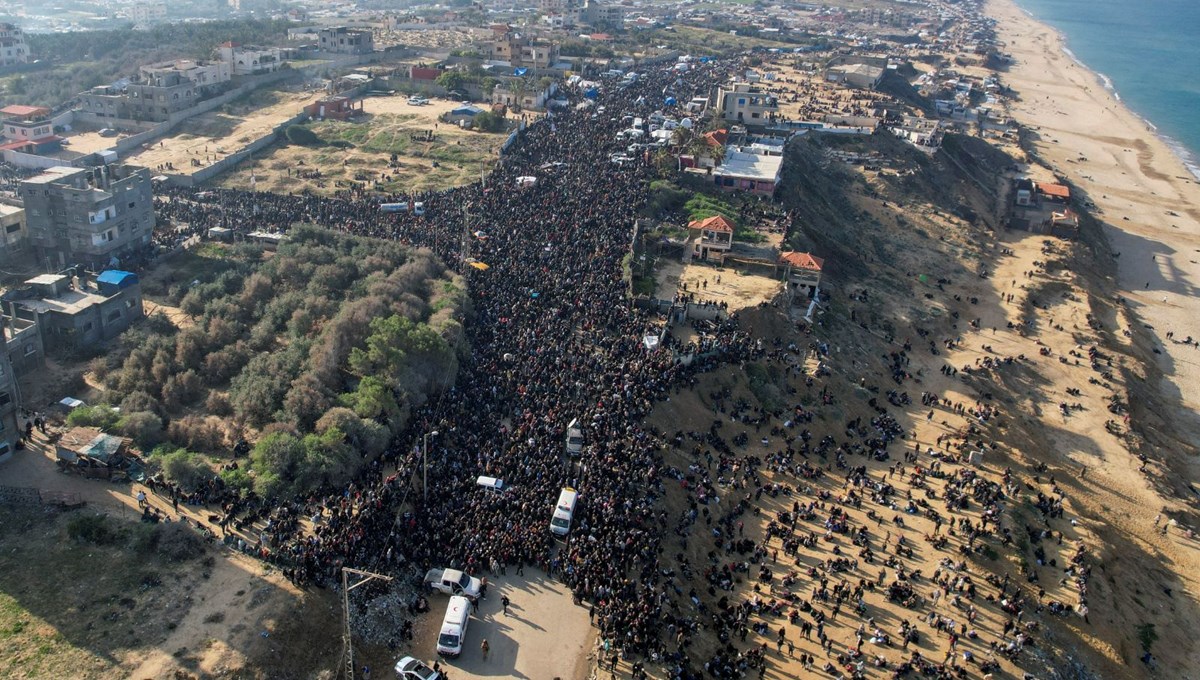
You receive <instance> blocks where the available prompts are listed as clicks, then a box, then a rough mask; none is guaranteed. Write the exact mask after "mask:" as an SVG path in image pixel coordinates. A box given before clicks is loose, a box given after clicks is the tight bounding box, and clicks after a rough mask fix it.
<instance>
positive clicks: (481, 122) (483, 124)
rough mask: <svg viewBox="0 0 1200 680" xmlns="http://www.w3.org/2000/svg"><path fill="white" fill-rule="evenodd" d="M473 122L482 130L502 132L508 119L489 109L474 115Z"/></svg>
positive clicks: (506, 125)
mask: <svg viewBox="0 0 1200 680" xmlns="http://www.w3.org/2000/svg"><path fill="white" fill-rule="evenodd" d="M473 124H474V125H475V127H476V128H478V129H480V130H482V131H483V132H504V130H505V128H507V127H508V121H507V120H505V118H504V116H501V115H500V114H497V113H493V112H491V111H484V112H483V113H480V114H479V115H477V116H475V120H474V122H473Z"/></svg>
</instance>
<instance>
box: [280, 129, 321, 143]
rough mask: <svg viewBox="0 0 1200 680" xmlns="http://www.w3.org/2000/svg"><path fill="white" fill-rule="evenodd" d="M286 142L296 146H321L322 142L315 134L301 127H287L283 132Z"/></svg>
mask: <svg viewBox="0 0 1200 680" xmlns="http://www.w3.org/2000/svg"><path fill="white" fill-rule="evenodd" d="M283 135H284V136H285V137H287V140H288V141H289V142H291V143H292V144H295V145H297V146H321V145H322V144H323V142H322V141H321V138H320V137H318V136H317V133H315V132H313V131H312V130H311V129H309V128H307V127H305V126H303V125H289V126H288V127H287V129H286V130H284V131H283Z"/></svg>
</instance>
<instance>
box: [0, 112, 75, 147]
mask: <svg viewBox="0 0 1200 680" xmlns="http://www.w3.org/2000/svg"><path fill="white" fill-rule="evenodd" d="M0 126H3V136H4V142H3V143H2V144H0V150H4V151H8V150H13V151H21V152H24V153H33V154H37V153H45V152H48V151H56V150H58V149H60V148H62V137H59V136H58V135H56V134H54V123H53V122H51V120H50V109H48V108H45V107H43V106H22V105H20V104H14V105H11V106H6V107H4V108H2V109H0Z"/></svg>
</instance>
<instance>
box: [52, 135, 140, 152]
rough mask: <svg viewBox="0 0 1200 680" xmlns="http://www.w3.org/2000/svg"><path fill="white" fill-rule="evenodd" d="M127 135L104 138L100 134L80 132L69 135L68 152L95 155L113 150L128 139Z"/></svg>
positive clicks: (67, 140)
mask: <svg viewBox="0 0 1200 680" xmlns="http://www.w3.org/2000/svg"><path fill="white" fill-rule="evenodd" d="M127 136H128V135H126V134H125V133H120V134H118V135H115V136H112V137H104V136H102V135H101V134H100V133H99V132H80V133H78V134H69V135H67V136H66V140H65V141H66V145H65V147H64V148H66V149H67V150H68V151H76V152H79V153H95V152H97V151H103V150H104V149H111V148H113V146H115V145H116V143H117V142H118V141H119V140H120V139H121V138H122V137H127Z"/></svg>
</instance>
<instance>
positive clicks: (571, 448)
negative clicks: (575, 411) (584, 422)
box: [567, 418, 583, 456]
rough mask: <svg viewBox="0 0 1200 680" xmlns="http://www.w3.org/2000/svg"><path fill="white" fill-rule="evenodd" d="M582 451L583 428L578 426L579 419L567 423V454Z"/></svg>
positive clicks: (576, 454)
mask: <svg viewBox="0 0 1200 680" xmlns="http://www.w3.org/2000/svg"><path fill="white" fill-rule="evenodd" d="M582 452H583V430H582V429H580V427H579V419H578V418H575V419H574V420H572V421H571V422H569V423H567V455H568V456H578V455H579V454H580V453H582Z"/></svg>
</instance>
